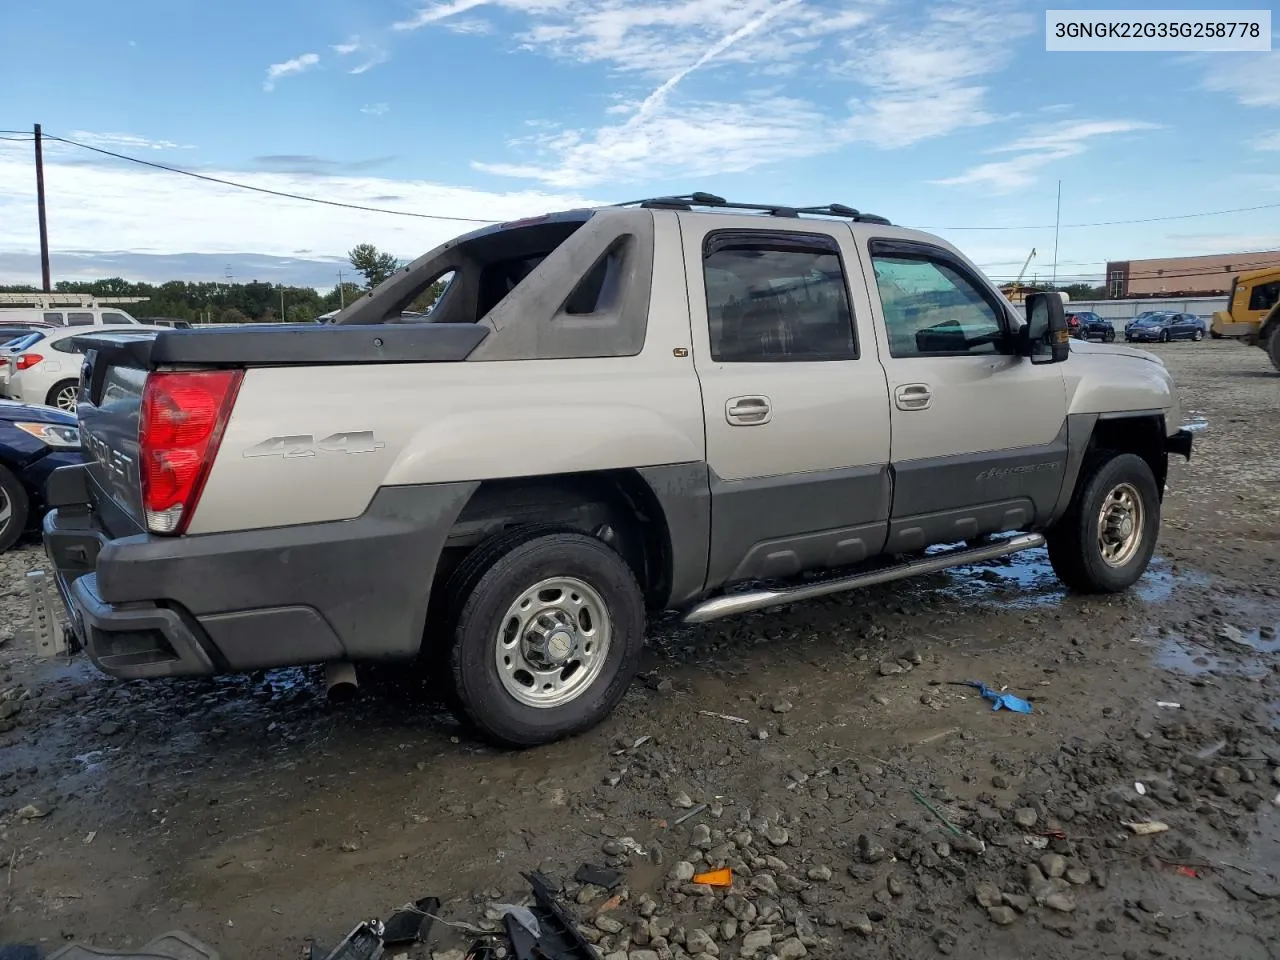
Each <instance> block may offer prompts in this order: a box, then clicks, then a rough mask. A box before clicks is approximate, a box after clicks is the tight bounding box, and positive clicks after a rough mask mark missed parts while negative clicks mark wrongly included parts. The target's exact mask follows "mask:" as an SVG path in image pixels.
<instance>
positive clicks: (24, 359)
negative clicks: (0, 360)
mask: <svg viewBox="0 0 1280 960" xmlns="http://www.w3.org/2000/svg"><path fill="white" fill-rule="evenodd" d="M43 359H44V357H42V356H40V354H38V353H24V354H21V355H20V356H19V357H18V359H17V360H15V361H14V364H13V365H14V366H15V367H17V368H18V369H19V370H30V369H31V368H32V367H34V366H35V365H36V364H37V363H39V362H40V361H41V360H43Z"/></svg>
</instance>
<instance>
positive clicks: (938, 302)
mask: <svg viewBox="0 0 1280 960" xmlns="http://www.w3.org/2000/svg"><path fill="white" fill-rule="evenodd" d="M872 264H873V266H874V268H875V274H876V286H877V288H878V289H879V291H880V304H881V308H882V310H883V312H884V323H885V329H886V331H887V333H888V335H889V353H890V355H892V356H894V357H928V356H967V355H971V354H990V353H1002V352H1004V349H1005V346H1004V345H1005V330H1004V327H1003V325H1002V324H1001V323H1000V317H999V315H998V314H997V313H996V310H995V308H994V307H993V306H992V305H991V304H990V302H988V301H987V299H986V298H985V297H984V296H983V295H982V293H981V291H980V290H979V289H978V288H977V287H976V286H974V284H973V283H972V282H971V281H970V280H969V279H968V278H967V277H965V276H964V275H963V274H962V273H960V272H959V271H958V270H956V269H955V268H954V267H953V266H951V265H950V264H947V263H943V262H941V261H938V260H933V259H930V258H928V257H926V256H915V255H912V256H908V255H901V254H883V255H874V256H873V257H872Z"/></svg>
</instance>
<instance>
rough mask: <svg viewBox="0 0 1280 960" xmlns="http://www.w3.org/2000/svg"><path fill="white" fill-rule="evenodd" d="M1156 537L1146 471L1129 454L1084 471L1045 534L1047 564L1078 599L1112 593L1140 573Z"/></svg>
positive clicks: (1152, 485)
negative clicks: (1063, 511)
mask: <svg viewBox="0 0 1280 960" xmlns="http://www.w3.org/2000/svg"><path fill="white" fill-rule="evenodd" d="M1159 534H1160V492H1159V489H1158V487H1157V485H1156V478H1155V475H1154V474H1153V473H1152V471H1151V466H1150V465H1149V464H1148V463H1147V461H1145V460H1143V459H1142V458H1141V457H1139V456H1138V455H1136V454H1133V453H1109V454H1103V455H1100V456H1098V457H1097V458H1096V459H1094V460H1093V461H1092V462H1091V463H1089V464H1086V465H1085V469H1084V470H1082V471H1081V474H1080V477H1079V479H1078V480H1077V481H1076V490H1075V494H1074V496H1073V497H1072V499H1071V505H1070V506H1069V507H1068V508H1067V512H1066V514H1065V515H1064V516H1063V517H1062V518H1061V519H1060V520H1059V521H1058V522H1057V523H1056V524H1055V525H1054V527H1053V529H1051V530H1050V531H1049V532H1048V535H1047V537H1046V539H1047V540H1048V546H1049V561H1050V562H1051V563H1052V564H1053V571H1054V573H1056V574H1057V575H1058V579H1060V580H1061V581H1062V582H1063V583H1065V584H1066V585H1067V586H1068V587H1069V588H1071V589H1072V590H1077V591H1079V592H1081V593H1118V592H1120V591H1122V590H1126V589H1128V588H1129V587H1131V586H1133V584H1135V583H1136V582H1137V581H1138V579H1139V578H1140V577H1141V576H1142V575H1143V573H1145V572H1146V569H1147V564H1149V563H1150V562H1151V554H1152V553H1153V552H1154V551H1155V548H1156V538H1157V537H1158V536H1159Z"/></svg>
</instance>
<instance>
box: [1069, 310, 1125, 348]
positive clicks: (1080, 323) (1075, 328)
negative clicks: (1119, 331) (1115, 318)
mask: <svg viewBox="0 0 1280 960" xmlns="http://www.w3.org/2000/svg"><path fill="white" fill-rule="evenodd" d="M1067 330H1068V331H1070V333H1071V336H1073V337H1075V338H1076V339H1077V340H1091V339H1093V338H1094V337H1097V338H1098V339H1099V340H1102V341H1103V342H1105V343H1110V342H1111V341H1112V340H1114V339H1115V338H1116V328H1115V325H1114V324H1113V323H1112V322H1111V321H1110V320H1107V319H1105V318H1103V317H1100V316H1098V315H1097V314H1096V313H1094V312H1093V311H1092V310H1079V311H1076V312H1075V313H1068V314H1067Z"/></svg>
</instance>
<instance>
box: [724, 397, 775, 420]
mask: <svg viewBox="0 0 1280 960" xmlns="http://www.w3.org/2000/svg"><path fill="white" fill-rule="evenodd" d="M724 418H725V419H726V420H728V421H729V422H730V423H731V424H733V425H734V426H735V427H755V426H759V425H760V424H762V423H768V422H769V421H770V420H771V419H773V408H772V407H771V406H770V404H769V398H768V397H760V396H755V397H730V398H729V399H728V400H726V401H725V404H724Z"/></svg>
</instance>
